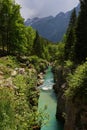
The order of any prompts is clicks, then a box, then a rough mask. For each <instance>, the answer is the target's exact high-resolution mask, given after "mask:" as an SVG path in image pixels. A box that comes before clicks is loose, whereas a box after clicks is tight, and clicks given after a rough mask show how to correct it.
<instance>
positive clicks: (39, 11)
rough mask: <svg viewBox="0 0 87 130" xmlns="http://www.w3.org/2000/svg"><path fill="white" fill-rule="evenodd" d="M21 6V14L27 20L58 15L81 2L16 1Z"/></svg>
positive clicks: (73, 0) (59, 0) (58, 0)
mask: <svg viewBox="0 0 87 130" xmlns="http://www.w3.org/2000/svg"><path fill="white" fill-rule="evenodd" d="M16 3H18V4H20V5H21V7H22V8H21V14H22V16H23V17H24V18H25V19H27V18H32V17H45V16H48V15H56V14H58V13H59V12H60V11H63V12H66V11H68V10H70V9H72V8H73V7H75V6H76V5H77V4H78V3H79V0H16Z"/></svg>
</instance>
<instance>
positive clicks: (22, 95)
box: [0, 56, 47, 130]
mask: <svg viewBox="0 0 87 130" xmlns="http://www.w3.org/2000/svg"><path fill="white" fill-rule="evenodd" d="M30 60H31V59H30V58H29V57H27V58H26V57H25V58H24V57H20V58H17V57H15V56H5V57H1V58H0V99H1V100H0V117H3V119H2V118H0V129H1V130H3V129H6V130H7V129H9V130H10V129H11V130H13V129H14V130H16V129H18V130H20V129H22V130H28V129H30V130H35V129H37V128H38V130H39V129H40V124H39V122H38V111H37V109H38V98H39V90H38V89H37V75H38V73H39V72H40V69H39V67H40V66H41V65H42V64H39V66H38V68H37V70H36V69H35V67H34V64H32V61H31V62H30ZM43 62H44V63H43V64H44V66H43V67H41V70H42V69H43V68H44V67H46V66H47V65H46V63H45V61H43ZM43 70H44V69H43ZM39 115H40V114H39ZM40 116H41V115H40ZM4 124H6V125H4Z"/></svg>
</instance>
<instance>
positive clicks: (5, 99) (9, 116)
mask: <svg viewBox="0 0 87 130" xmlns="http://www.w3.org/2000/svg"><path fill="white" fill-rule="evenodd" d="M0 129H1V130H8V129H9V130H14V129H15V102H14V93H13V91H12V90H10V89H8V88H1V87H0Z"/></svg>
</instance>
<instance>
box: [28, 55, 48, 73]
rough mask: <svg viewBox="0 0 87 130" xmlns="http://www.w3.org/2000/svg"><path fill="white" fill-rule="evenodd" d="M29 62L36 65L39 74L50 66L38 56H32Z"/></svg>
mask: <svg viewBox="0 0 87 130" xmlns="http://www.w3.org/2000/svg"><path fill="white" fill-rule="evenodd" d="M29 61H30V63H31V64H33V65H34V67H35V69H36V70H37V72H41V71H42V72H43V71H44V70H45V69H46V67H47V65H48V62H47V61H46V60H44V59H41V58H39V57H37V56H36V55H33V56H30V57H29Z"/></svg>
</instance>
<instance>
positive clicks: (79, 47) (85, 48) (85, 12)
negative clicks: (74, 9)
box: [75, 0, 87, 63]
mask: <svg viewBox="0 0 87 130" xmlns="http://www.w3.org/2000/svg"><path fill="white" fill-rule="evenodd" d="M80 3H81V7H80V10H81V11H80V13H79V17H78V20H77V27H76V44H75V59H76V62H77V63H81V62H82V61H85V60H86V57H87V35H86V34H87V26H86V25H87V1H86V0H80Z"/></svg>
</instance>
